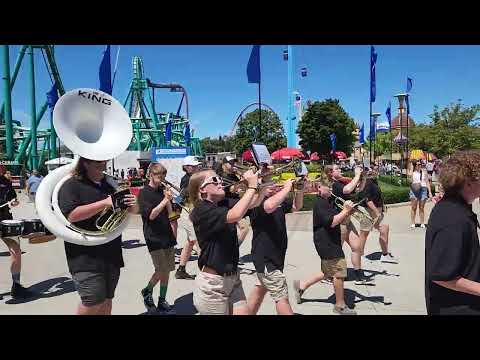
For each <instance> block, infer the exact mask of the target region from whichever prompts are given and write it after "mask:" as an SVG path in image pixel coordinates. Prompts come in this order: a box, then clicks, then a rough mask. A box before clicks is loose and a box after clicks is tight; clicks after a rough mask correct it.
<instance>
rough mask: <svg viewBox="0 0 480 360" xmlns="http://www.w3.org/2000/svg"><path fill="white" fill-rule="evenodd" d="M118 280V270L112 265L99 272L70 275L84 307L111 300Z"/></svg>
mask: <svg viewBox="0 0 480 360" xmlns="http://www.w3.org/2000/svg"><path fill="white" fill-rule="evenodd" d="M119 278H120V268H119V267H118V266H114V265H106V266H105V270H104V271H101V272H98V271H95V272H94V271H79V272H76V273H73V274H72V280H73V283H74V284H75V289H76V290H77V291H78V295H80V299H81V300H82V304H83V305H85V306H94V305H98V304H101V303H103V302H104V301H105V300H108V299H113V297H114V296H115V289H116V287H117V284H118V279H119Z"/></svg>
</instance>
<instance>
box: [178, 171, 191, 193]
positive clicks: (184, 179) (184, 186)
mask: <svg viewBox="0 0 480 360" xmlns="http://www.w3.org/2000/svg"><path fill="white" fill-rule="evenodd" d="M191 177H192V176H191V175H190V174H187V173H185V175H183V177H182V179H181V180H180V190H181V191H182V192H184V191H185V192H188V183H189V181H190V178H191Z"/></svg>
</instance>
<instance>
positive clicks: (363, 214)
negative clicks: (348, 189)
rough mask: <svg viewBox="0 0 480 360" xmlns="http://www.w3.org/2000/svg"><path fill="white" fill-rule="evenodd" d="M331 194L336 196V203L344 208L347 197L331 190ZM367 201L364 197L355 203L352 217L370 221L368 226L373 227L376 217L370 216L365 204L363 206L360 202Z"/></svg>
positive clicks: (361, 220)
mask: <svg viewBox="0 0 480 360" xmlns="http://www.w3.org/2000/svg"><path fill="white" fill-rule="evenodd" d="M330 193H331V195H332V196H333V197H334V198H335V200H334V204H335V205H336V206H337V207H338V208H339V209H341V210H343V209H344V204H345V201H346V200H345V199H343V198H341V197H339V196H337V195H335V194H334V193H332V192H330ZM364 201H365V198H363V199H362V200H360V201H359V202H357V203H355V204H354V205H353V209H354V212H353V213H352V217H353V218H354V219H355V220H357V221H358V222H363V221H366V222H368V226H369V227H370V228H373V226H374V225H375V222H376V219H373V218H372V217H371V216H370V213H369V212H368V211H367V209H365V208H364V207H363V206H361V205H360V204H361V203H363V202H364Z"/></svg>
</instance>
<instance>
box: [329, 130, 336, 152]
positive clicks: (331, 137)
mask: <svg viewBox="0 0 480 360" xmlns="http://www.w3.org/2000/svg"><path fill="white" fill-rule="evenodd" d="M330 142H331V143H332V152H333V153H335V151H337V136H336V135H335V134H330Z"/></svg>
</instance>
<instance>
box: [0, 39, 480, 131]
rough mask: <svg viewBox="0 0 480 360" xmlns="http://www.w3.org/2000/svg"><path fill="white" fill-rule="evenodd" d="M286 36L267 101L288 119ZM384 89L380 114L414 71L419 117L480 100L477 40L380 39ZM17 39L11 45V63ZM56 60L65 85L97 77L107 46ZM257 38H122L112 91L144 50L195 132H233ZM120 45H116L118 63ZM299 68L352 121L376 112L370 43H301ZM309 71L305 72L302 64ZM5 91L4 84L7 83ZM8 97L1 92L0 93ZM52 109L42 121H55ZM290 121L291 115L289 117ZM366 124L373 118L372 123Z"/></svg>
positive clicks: (20, 99)
mask: <svg viewBox="0 0 480 360" xmlns="http://www.w3.org/2000/svg"><path fill="white" fill-rule="evenodd" d="M285 48H286V47H285V46H277V45H275V46H273V45H271V46H270V45H268V46H262V48H261V70H262V101H263V102H265V103H267V104H268V105H270V106H271V107H272V108H273V109H274V110H275V111H276V112H277V113H278V114H279V116H280V118H281V119H282V121H283V122H285V118H286V115H287V62H286V61H283V57H282V52H283V50H284V49H285ZM375 48H376V51H377V53H378V60H377V99H376V102H375V103H374V104H373V110H374V111H378V112H380V113H381V114H382V116H381V118H380V119H381V120H384V119H385V109H386V107H387V103H388V101H389V100H391V101H392V107H393V109H392V116H395V115H396V114H397V110H396V108H397V101H396V99H395V98H393V97H392V96H393V95H395V94H397V93H399V92H404V91H405V87H406V78H407V76H410V77H411V78H412V79H413V89H412V92H411V94H412V95H411V102H410V104H411V115H412V117H413V118H414V119H415V121H416V122H427V121H429V120H430V119H429V117H428V115H429V114H431V113H432V111H433V106H434V105H435V104H438V105H439V106H440V107H443V106H446V105H448V104H449V103H450V102H453V101H456V99H462V100H463V102H464V103H465V104H466V105H473V104H476V103H480V97H479V85H480V67H479V66H478V64H479V63H480V46H397V45H395V46H393V45H389V46H385V45H381V46H376V47H375ZM19 49H20V46H11V47H10V63H11V65H10V66H11V69H12V71H13V67H14V63H15V59H16V57H17V54H18V51H19ZM55 49H56V50H55V52H56V59H57V65H58V67H59V71H60V74H61V76H62V79H63V83H64V86H65V88H66V89H67V90H69V89H73V88H77V87H94V88H98V87H99V80H98V67H99V64H100V61H101V58H102V53H103V50H104V46H99V45H84V46H80V45H58V46H56V48H55ZM250 50H251V46H240V45H222V46H201V45H195V46H185V45H182V46H160V45H150V46H147V45H133V46H132V45H122V46H121V50H120V56H119V63H118V72H117V78H116V80H115V84H114V90H113V95H114V96H115V97H116V98H117V99H119V100H120V102H122V103H123V101H124V99H125V97H126V95H127V92H128V89H129V84H130V81H131V78H132V70H131V68H132V64H131V63H132V57H133V56H135V55H138V56H140V57H141V58H142V59H143V63H144V67H145V74H146V77H149V78H150V79H151V80H152V81H154V82H162V83H166V82H177V83H180V84H182V85H183V86H184V87H185V88H186V89H187V92H188V94H189V101H190V118H191V121H192V124H193V128H194V129H195V135H196V136H200V137H205V136H218V135H219V134H226V133H229V131H230V130H231V128H232V126H233V122H234V120H235V119H236V117H237V116H238V114H239V112H240V111H241V109H242V108H244V107H245V106H246V105H248V104H249V103H251V102H254V101H256V100H257V96H258V95H257V85H256V84H249V83H248V82H247V77H246V65H247V62H248V58H249V55H250ZM116 52H117V46H112V67H113V66H114V65H115V56H116ZM294 52H295V60H296V61H295V62H296V64H295V66H296V69H297V72H296V73H297V75H296V78H295V89H297V90H298V91H300V93H301V94H302V96H303V99H304V100H307V99H311V100H319V99H320V100H321V99H325V98H338V99H339V100H340V103H341V105H342V106H343V107H344V109H345V110H346V111H347V112H348V113H349V114H350V115H351V116H352V117H353V118H354V119H355V121H357V122H359V123H362V122H365V123H367V121H368V116H369V62H370V47H369V45H362V46H359V45H355V46H346V45H341V46H331V45H329V46H324V45H308V46H303V45H297V46H294ZM303 66H306V67H307V68H308V77H306V78H301V77H300V68H301V67H303ZM27 70H28V68H27V63H26V62H25V61H24V64H23V68H22V70H21V72H20V76H19V78H18V79H17V83H16V85H15V90H14V93H13V108H14V118H15V119H17V120H20V121H22V123H24V124H25V125H29V123H30V120H29V119H30V115H29V114H30V109H29V101H28V98H29V92H28V89H29V87H28V84H27V74H28V71H27ZM36 73H37V77H36V81H37V94H36V99H37V110H38V108H39V107H40V106H41V105H42V103H43V102H44V100H45V93H46V92H47V91H48V90H49V89H50V86H51V82H50V79H49V77H48V74H47V72H46V70H45V65H44V64H43V59H42V56H41V54H40V53H38V54H37V56H36ZM156 95H157V96H156V107H157V110H158V111H161V112H166V111H173V112H174V111H176V109H177V106H178V103H179V101H180V97H181V95H180V94H179V93H170V92H168V91H163V92H156ZM1 96H2V97H3V91H2V93H1ZM2 101H3V99H2ZM48 121H49V120H48V116H45V118H44V120H43V121H42V123H41V126H40V128H45V127H46V126H48ZM284 125H285V124H284ZM366 128H368V126H366Z"/></svg>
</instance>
